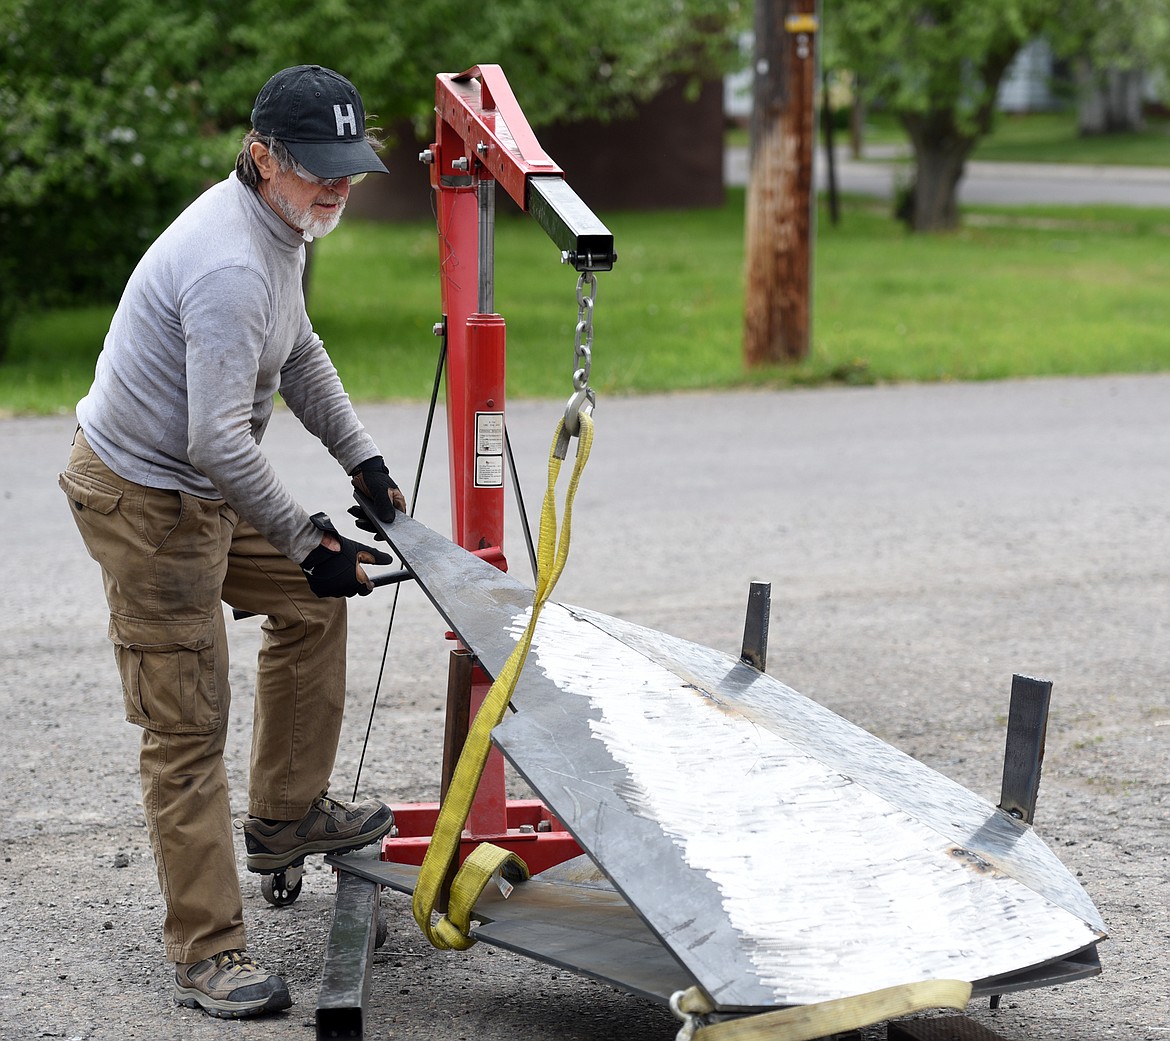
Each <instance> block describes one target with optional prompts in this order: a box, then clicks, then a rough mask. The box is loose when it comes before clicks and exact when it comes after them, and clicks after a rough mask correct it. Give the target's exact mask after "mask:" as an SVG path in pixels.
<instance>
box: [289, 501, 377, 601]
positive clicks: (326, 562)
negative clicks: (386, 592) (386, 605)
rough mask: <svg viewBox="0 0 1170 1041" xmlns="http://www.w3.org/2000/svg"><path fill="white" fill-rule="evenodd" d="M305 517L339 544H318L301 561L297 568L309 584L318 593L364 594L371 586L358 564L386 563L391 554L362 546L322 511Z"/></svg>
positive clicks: (371, 589)
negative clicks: (331, 546) (337, 548)
mask: <svg viewBox="0 0 1170 1041" xmlns="http://www.w3.org/2000/svg"><path fill="white" fill-rule="evenodd" d="M309 519H310V520H311V521H312V522H313V527H315V528H316V529H317V530H318V531H322V532H325V533H327V534H329V535H332V536H333V537H334V538H335V539H337V541H338V542H339V543H340V544H341V550H340V551H338V552H335V551H333V550H331V549H329V548H327V547H326V546H318V547H317V548H316V549H315V550H313V552H312V553H310V554H309V555H308V556H307V557H305V559H304V560H302V561H301V570H302V571H303V572H304V573H305V578H307V579H308V580H309V588H310V589H311V590H313V592H314V593H316V594H317V596H320V597H330V596H353V595H354V594H355V593H356V594H357V595H358V596H368V595H369V594H370V593H372V592H373V591H374V586H373V584H372V583H371V582H370V580H369V579H368V578H366V575H365V572H364V571H361V569H360V568H359V567H358V565H359V564H389V563H391V562H392V561H393V560H394V558H393V557H392V556H390V554H389V553H383V552H382V551H381V550H380V549H374V547H373V546H363V545H362V544H361V543H360V542H354V541H353V539H347V538H346V537H345V536H344V535H342V534H341V533H340V532H338V530H337V529H336V528H335V527H334V526H333V522H332V521H331V520H330V519H329V518H328V517H326V516H325V514H323V513H314V514H313V516H312V517H310V518H309ZM359 573H360V577H359ZM363 580H364V581H363Z"/></svg>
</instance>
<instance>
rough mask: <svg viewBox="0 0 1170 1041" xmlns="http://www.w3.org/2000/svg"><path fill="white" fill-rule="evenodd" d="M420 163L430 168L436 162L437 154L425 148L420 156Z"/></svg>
mask: <svg viewBox="0 0 1170 1041" xmlns="http://www.w3.org/2000/svg"><path fill="white" fill-rule="evenodd" d="M418 161H419V162H420V163H422V164H423V166H430V165H431V163H433V162H434V161H435V153H434V152H432V151H431V150H430V149H429V148H424V149H423V150H422V151H421V152H419V154H418Z"/></svg>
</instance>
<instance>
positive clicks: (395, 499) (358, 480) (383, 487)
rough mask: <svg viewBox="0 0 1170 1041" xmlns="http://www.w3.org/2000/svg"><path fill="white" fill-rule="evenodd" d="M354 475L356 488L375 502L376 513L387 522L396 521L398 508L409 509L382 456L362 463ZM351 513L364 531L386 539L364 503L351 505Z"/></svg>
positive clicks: (356, 468)
mask: <svg viewBox="0 0 1170 1041" xmlns="http://www.w3.org/2000/svg"><path fill="white" fill-rule="evenodd" d="M350 477H352V478H353V488H354V491H355V492H357V493H359V494H361V495H364V496H365V497H366V498H367V499H369V500H370V502H371V503H373V506H374V512H375V513H376V514H377V515H378V519H379V520H380V521H382V522H383V523H384V524H392V523H394V511H395V510H401V511H402V512H403V513H405V512H406V497H405V496H404V495H403V494H402V491H401V489H400V488H399V487H398V485H397V484H395V483H394V478H393V477H391V476H390V471H389V470H387V469H386V461H385V460H384V459H383V458H382V457H381V456H380V455H376V456H373V457H372V458H370V459H367V460H366V461H365V462H364V463H359V464H358V465H357V466H356V467H355V468H354V470H353V472H352V473H351V474H350ZM349 512H350V515H351V516H352V517H353V519H354V523H355V524H356V525H357V526H358V527H359V528H361V529H362V531H368V532H371V533H372V534H373V535H375V536H376V537H377V538H379V539H382V540H383V541H385V540H384V539H383V536H382V533H381V532H380V531H378V529H377V528H375V527H374V525H373V524H371V523H370V519H369V517H367V516H366V512H365V510H363V509H362V508H361V507H360V506H351V507H350V508H349Z"/></svg>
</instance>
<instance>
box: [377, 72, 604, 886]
mask: <svg viewBox="0 0 1170 1041" xmlns="http://www.w3.org/2000/svg"><path fill="white" fill-rule="evenodd" d="M435 113H436V132H435V141H434V143H433V144H432V145H431V146H430V148H428V149H427V150H426V151H425V152H423V153H422V155H421V156H420V158H421V159H422V161H423V162H425V163H427V164H429V166H430V171H431V186H432V188H433V189H434V191H435V196H436V202H437V218H438V235H439V270H440V279H441V283H442V306H443V316H444V321H443V330H442V331H443V335H444V336H445V337H446V351H447V361H446V389H447V428H448V429H447V434H448V444H449V455H450V470H451V473H450V479H451V529H452V539H453V541H455V542H456V543H458V544H459V545H460V546H462V547H463V548H464V549H467V550H470V551H472V552H475V553H476V554H477V555H479V556H481V557H484V558H486V559H487V560H490V561H491V562H492V563H494V564H495V565H496V566H497V567H499V568H500V569H501V570H504V571H506V570H507V560H506V558H505V556H504V470H505V454H506V453H505V433H504V402H505V355H506V329H505V323H504V319H503V317H502V316H500V315H499V314H496V313H495V303H494V279H495V271H494V230H495V189H496V185H497V184H498V185H500V186H501V187H502V188H503V189H504V191H506V192H507V193H508V195H509V196H510V197H511V198H512V200H513V201H514V202H515V203H516V205H517V206H519V207H520V209H521V210H523V211H524V212H526V213H529V214H531V215H532V216H533V217H534V218H535V219H536V221H537V223H539V224H540V226H541V227H542V228H544V230H545V232H546V233H547V234H548V235H549V237H550V238H551V239H552V241H553V243H554V244H555V245H556V246H557V247H558V248H559V250H560V254H561V260H562V262H563V263H565V264H566V265H569V266H571V267H572V268H574V269H576V270H577V271H578V272H580V273H581V277H582V278H583V279H589V280H590V281H592V278H593V274H592V273H593V272H595V271H608V270H610V269H611V268H612V267H613V264H614V260H615V259H616V256H615V254H614V250H613V235H612V234H611V233H610V232H609V230H608V229H607V228H606V227H605V226H604V225H603V224H602V223H601V222H600V221H599V220H598V219H597V217H596V216H595V215H594V214H593V213H592V211H590V210H589V208H588V207H587V206H585V204H584V203H583V202H582V201H581V199H580V198H579V197H578V196H577V194H576V193H575V192H574V191H573V190H572V188H570V187H569V185H568V184H567V183H566V181H565V179H564V174H563V172H562V170H561V168H560V167H559V166H557V164H556V163H554V162H553V160H552V159H550V158H549V156H548V155H547V154H546V153H545V151H544V149H543V148H541V146H540V143H539V142H538V141H537V139H536V135H535V134H534V133H533V132H532V128H531V127H530V126H529V124H528V120H527V119H525V117H524V113H523V111H522V110H521V108H520V104H519V102H517V100H516V96H515V95H514V94H513V93H512V88H511V87H510V86H509V85H508V81H507V79H506V78H505V76H504V73H503V70H502V69H501V68H500V67H499V66H498V65H479V66H476V67H475V68H473V69H469V70H468V71H467V72H463V73H459V74H452V73H440V74H439V76H438V77H437V79H436V86H435ZM580 298H581V286H580V283H579V284H578V299H579V300H580ZM579 371H580V370H579ZM574 386H575V387H577V386H578V383H577V380H576V378H575V380H574ZM588 393H589V394H590V395H591V394H592V392H591V391H590V392H588ZM583 400H584V399H583V395H582V393H581V391H580V389H578V393H577V394H576V395H575V396H574V397H572V398H570V402H569V407H568V408H567V409H566V428H567V429H569V432H570V433H571V434H575V432H576V431H575V429H574V428H573V426H572V422H573V421H574V419H575V417H574V416H573V415H572V410H573V409H574V408H576V407H580V406H581V405H582V404H583ZM590 401H591V399H590ZM452 638H454V637H453V634H452ZM490 685H491V681H490V678H489V677H488V676H487V674H486V673H484V672H483V670H482V669H480V668H479V666H478V665H476V664H475V662H474V660H473V658H472V657H471V655H470V654H469V652H467V651H466V650H465V649H463V648H461V649H460V650H457V651H455V652H453V654H452V660H451V671H450V678H449V684H448V704H447V733H446V736H445V739H444V748H443V793H444V794H446V787H447V782H448V781H449V779H450V776H451V773H452V771H453V769H454V764H455V762H456V761H457V760H458V756H459V752H460V750H461V749H462V745H463V740H464V738H465V737H466V732H467V726H468V720H469V719H473V718H474V717H475V713H476V712H477V711H478V709H479V706H480V704H481V703H482V701H483V699H484V697H485V696H486V694H487V691H488V689H489V688H490ZM437 814H438V804H431V803H427V804H417V805H414V806H409V807H395V820H396V823H397V828H398V835H397V836H396V837H393V838H388V839H386V840H385V841H384V844H383V850H382V859H383V860H393V861H396V862H399V863H407V864H410V863H415V864H417V863H421V861H422V857H423V855H424V853H425V852H426V847H427V844H428V842H429V839H430V835H431V833H432V830H433V826H434V822H435V819H436V817H437ZM484 841H490V842H492V843H494V844H496V845H501V846H504V847H506V848H510V849H512V850H513V851H514V852H516V853H517V854H518V855H519V856H520V857H521V858H522V859H523V860H524V861H525V862H526V863H527V864H528V867H529V870H530V871H532V872H537V871H541V870H543V869H544V868H546V867H550V866H552V865H553V864H557V863H560V862H561V861H563V860H567V859H569V858H570V857H573V856H576V855H577V854H578V853H579V852H580V850H579V848H578V847H577V845H576V843H575V842H574V841H573V839H572V837H571V836H570V835H569V834H568V832H567V831H565V830H564V829H563V828H562V827H561V826H560V824H559V823H558V822H557V821H556V820H554V819H552V818H551V815H550V814H549V813H548V811H547V809H546V808H545V807H544V806H543V805H542V804H541V803H540V802H539V801H537V800H508V798H507V795H506V791H505V777H504V761H503V757H502V756H501V755H500V753H499V751H498V750H495V749H493V750H492V753H491V755H490V757H489V759H488V763H487V766H486V768H485V770H484V773H483V778H482V780H481V781H480V785H479V788H478V790H477V793H476V796H475V800H474V802H473V804H472V807H471V813H470V815H469V817H468V820H467V825H466V828H465V830H464V837H463V843H462V849H461V853H460V859H462V858H463V857H464V856H466V855H467V854H468V853H469V852H470V851H471V850H472V849H474V848H475V846H476V845H478V844H479V843H480V842H484Z"/></svg>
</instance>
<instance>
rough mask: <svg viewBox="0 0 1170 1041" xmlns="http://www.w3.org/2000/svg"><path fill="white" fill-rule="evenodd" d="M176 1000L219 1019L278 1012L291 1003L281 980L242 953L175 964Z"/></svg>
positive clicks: (229, 952)
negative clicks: (186, 963) (185, 963)
mask: <svg viewBox="0 0 1170 1041" xmlns="http://www.w3.org/2000/svg"><path fill="white" fill-rule="evenodd" d="M175 1001H177V1002H178V1003H179V1004H180V1005H183V1006H184V1007H186V1008H201V1009H203V1011H204V1012H206V1013H207V1014H208V1015H211V1016H217V1017H219V1018H220V1019H239V1018H240V1017H241V1016H258V1015H260V1014H262V1013H264V1012H279V1011H280V1010H281V1009H285V1008H288V1007H289V1006H290V1005H291V1004H292V998H291V997H290V996H289V993H288V987H286V986H285V984H284V980H282V979H281V978H280V977H279V976H277V975H276V973H275V972H265V971H264V970H263V969H261V968H258V967H257V965H256V963H255V962H254V961H252V958H251V956H250V955H248V954H247V953H245V952H244V951H221V952H220V953H219V954H216V955H213V956H212V957H210V958H204V959H203V961H197V962H193V963H191V964H190V965H176V966H175Z"/></svg>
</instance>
